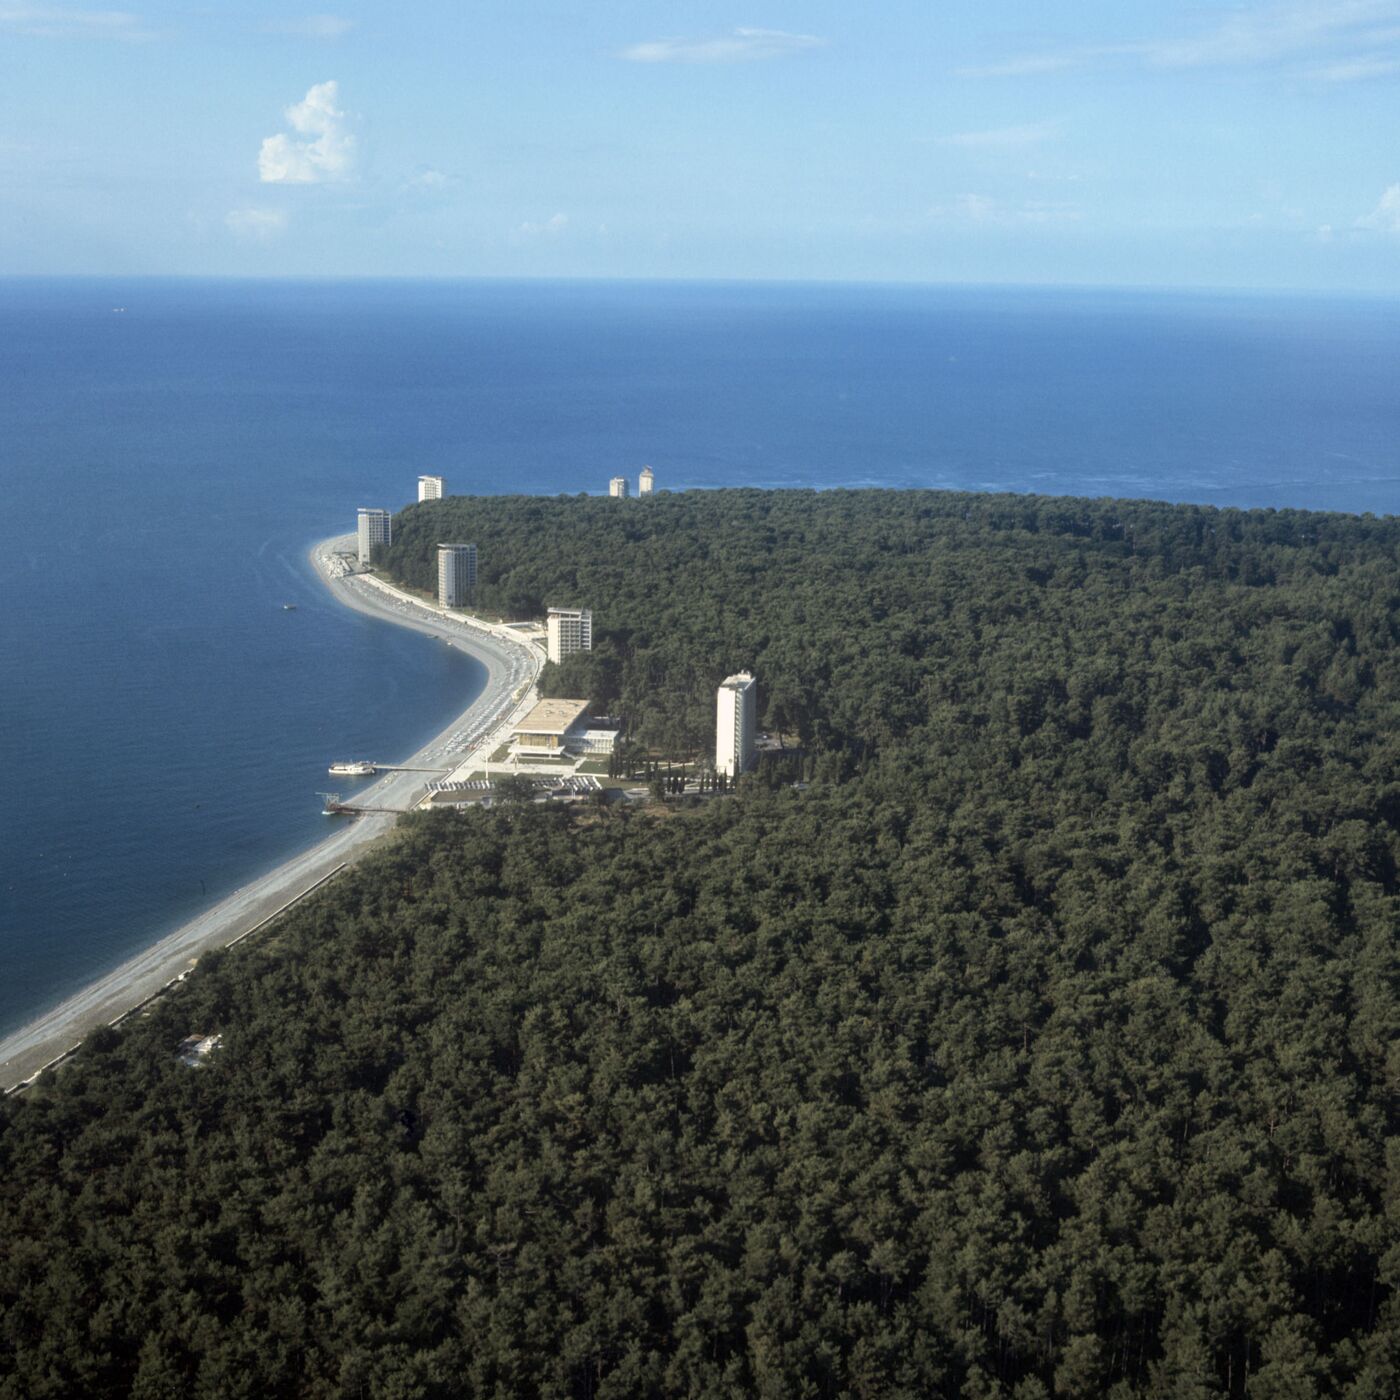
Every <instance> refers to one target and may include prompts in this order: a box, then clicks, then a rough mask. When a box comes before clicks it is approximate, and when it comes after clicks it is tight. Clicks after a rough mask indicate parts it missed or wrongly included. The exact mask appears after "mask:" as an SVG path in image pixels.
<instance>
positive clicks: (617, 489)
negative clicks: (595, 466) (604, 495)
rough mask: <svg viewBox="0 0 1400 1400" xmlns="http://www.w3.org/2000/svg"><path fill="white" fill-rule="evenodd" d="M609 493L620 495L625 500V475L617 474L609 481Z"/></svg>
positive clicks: (610, 494)
mask: <svg viewBox="0 0 1400 1400" xmlns="http://www.w3.org/2000/svg"><path fill="white" fill-rule="evenodd" d="M608 495H609V496H618V497H620V498H622V499H623V500H625V499H626V498H627V478H626V477H625V476H615V477H613V478H612V479H611V480H610V481H609V482H608Z"/></svg>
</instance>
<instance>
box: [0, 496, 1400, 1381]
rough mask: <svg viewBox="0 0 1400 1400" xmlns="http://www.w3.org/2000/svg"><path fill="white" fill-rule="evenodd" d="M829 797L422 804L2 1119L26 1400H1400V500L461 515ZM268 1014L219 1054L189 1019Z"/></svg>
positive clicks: (778, 506) (698, 711)
mask: <svg viewBox="0 0 1400 1400" xmlns="http://www.w3.org/2000/svg"><path fill="white" fill-rule="evenodd" d="M440 539H441V540H458V539H465V540H475V542H476V543H477V544H478V546H479V548H480V551H481V577H482V595H481V599H480V602H481V604H482V606H484V607H487V608H491V609H495V610H499V611H501V612H505V613H508V614H511V615H517V616H525V615H538V614H539V613H540V612H542V610H543V607H544V606H545V605H547V604H583V605H587V606H591V607H592V608H593V609H594V612H595V625H596V630H597V635H598V648H597V651H596V652H595V653H594V655H593V656H592V657H591V658H577V659H575V660H574V661H571V662H570V663H569V665H568V666H567V667H564V668H556V670H554V671H552V672H551V673H550V675H549V676H548V677H547V680H548V682H549V683H550V684H551V685H553V686H555V687H556V693H558V692H563V693H568V692H569V691H570V690H575V691H581V689H582V688H584V687H585V686H586V688H587V689H588V693H589V694H590V696H591V697H592V698H594V699H595V700H598V701H600V702H603V703H607V704H608V705H609V706H610V707H611V706H612V705H614V704H616V705H617V707H619V708H620V709H621V711H622V713H623V714H624V715H625V717H626V719H627V720H628V723H629V724H630V726H631V727H632V730H633V732H634V734H635V735H636V736H637V737H638V738H639V739H641V740H642V741H643V742H650V743H653V744H656V745H658V746H660V747H687V746H689V747H694V748H702V747H705V746H707V745H708V743H709V742H710V740H711V736H712V723H713V714H712V707H713V685H714V683H715V681H716V680H717V679H718V678H719V677H721V676H722V675H724V674H725V673H727V672H729V671H732V670H734V669H736V668H737V667H740V666H744V665H749V666H752V667H754V669H755V670H756V672H757V674H758V677H759V682H760V686H761V688H762V691H761V693H762V704H763V707H764V716H765V721H766V723H767V724H769V725H770V726H772V727H784V728H788V729H790V730H792V731H794V732H798V733H800V734H801V736H802V737H803V740H804V743H805V745H806V753H805V757H804V760H803V762H804V763H805V764H806V767H807V770H808V773H809V776H810V777H811V779H812V781H811V784H810V786H809V787H806V788H804V789H801V790H798V789H795V788H792V787H789V786H786V785H785V783H784V782H783V781H782V779H783V770H782V769H781V767H773V768H770V769H767V770H764V771H761V772H760V773H759V774H757V775H755V776H754V777H753V778H752V779H750V780H748V781H747V782H746V783H745V784H743V785H741V788H740V791H739V793H738V794H737V795H736V796H733V797H729V798H723V799H716V800H713V801H710V802H708V803H702V804H699V805H687V804H686V803H684V802H682V803H679V804H674V805H667V806H664V807H656V808H653V809H650V810H648V811H644V812H638V811H628V810H616V811H611V812H606V813H599V812H595V811H591V810H588V811H578V812H569V811H558V810H547V809H544V808H536V807H530V806H518V805H512V806H509V807H503V808H501V809H498V810H496V811H493V812H482V811H472V812H468V813H463V814H453V813H432V814H423V815H421V816H416V817H414V818H412V819H409V820H408V821H406V822H405V823H404V824H403V826H402V828H401V832H400V835H399V838H398V839H397V841H396V842H395V843H394V844H393V845H391V846H389V847H388V848H386V849H384V850H382V851H380V852H379V853H378V854H376V855H375V856H374V857H372V858H370V859H367V860H366V861H365V862H364V863H363V864H362V865H361V866H359V867H358V868H356V869H354V870H352V871H350V872H347V874H346V875H345V876H343V877H341V878H340V879H338V880H337V881H335V882H333V883H332V884H331V885H329V886H328V887H327V888H326V889H325V890H324V891H323V892H321V893H320V894H318V895H317V896H316V897H315V898H313V899H311V900H308V901H307V902H306V903H305V904H304V905H302V906H300V907H299V908H298V909H296V910H295V911H293V912H292V913H291V914H290V915H288V916H287V917H286V918H285V919H284V920H282V921H281V922H280V923H279V925H278V926H277V927H276V928H275V930H272V931H271V932H270V933H269V934H267V935H260V937H259V938H258V939H255V940H250V941H249V942H248V943H245V944H243V945H240V946H239V947H238V948H236V949H234V950H231V951H230V952H228V953H226V954H218V955H213V956H207V957H206V958H204V959H202V960H201V963H200V966H199V968H198V970H197V972H196V974H195V975H194V976H192V977H191V978H190V979H189V980H188V981H187V982H186V983H184V984H182V986H181V987H180V989H179V990H178V992H176V993H174V994H172V995H171V996H168V997H166V998H164V999H163V1000H161V1001H160V1002H158V1003H156V1004H155V1005H154V1006H153V1008H152V1009H151V1010H150V1012H149V1014H147V1015H145V1016H142V1017H139V1018H134V1019H133V1020H132V1021H130V1022H128V1023H127V1024H126V1025H125V1026H124V1027H123V1028H122V1030H121V1031H120V1032H109V1033H104V1034H102V1035H99V1036H97V1037H94V1038H93V1039H92V1040H91V1041H90V1042H89V1043H88V1044H87V1045H86V1046H85V1047H84V1049H83V1050H82V1051H81V1052H80V1053H79V1054H78V1055H77V1056H76V1057H75V1058H74V1060H73V1061H72V1062H70V1064H69V1065H68V1066H67V1067H65V1068H64V1069H63V1070H62V1071H61V1072H59V1073H57V1074H50V1075H48V1076H46V1077H45V1078H44V1079H43V1080H42V1081H40V1083H39V1084H37V1085H36V1086H35V1087H34V1088H32V1089H31V1090H29V1091H27V1092H25V1093H24V1094H23V1095H20V1096H17V1097H15V1098H12V1099H10V1100H7V1101H6V1102H5V1104H4V1106H3V1108H0V1239H3V1240H4V1242H5V1247H4V1248H3V1249H0V1395H3V1396H6V1397H9V1396H14V1397H20V1396H23V1397H26V1400H28V1398H29V1397H39V1396H66V1395H73V1394H84V1395H93V1394H123V1393H134V1394H138V1395H147V1396H157V1395H171V1396H184V1395H207V1396H220V1397H222V1396H239V1395H248V1396H263V1395H270V1394H287V1395H318V1396H320V1395H324V1396H331V1395H337V1396H338V1395H347V1396H350V1395H394V1396H400V1395H402V1396H455V1395H463V1394H466V1395H498V1396H515V1395H531V1394H538V1395H574V1396H586V1397H594V1396H607V1395H613V1396H636V1395H647V1394H655V1395H661V1394H696V1395H726V1396H747V1395H754V1394H757V1395H765V1396H773V1397H784V1400H785V1398H786V1397H788V1396H800V1395H811V1396H826V1395H865V1396H877V1395H900V1396H906V1395H907V1396H916V1395H917V1396H923V1395H942V1394H947V1395H967V1396H999V1395H1004V1396H1014V1397H1018V1400H1031V1397H1043V1396H1050V1395H1083V1396H1101V1395H1110V1396H1120V1397H1128V1396H1134V1395H1163V1396H1167V1395H1169V1396H1185V1397H1194V1396H1202V1397H1204V1396H1211V1395H1231V1396H1246V1395H1249V1396H1259V1397H1276V1396H1284V1397H1292V1396H1297V1397H1304V1396H1312V1395H1322V1394H1350V1395H1355V1396H1366V1397H1389V1396H1392V1395H1394V1394H1395V1393H1397V1391H1400V1300H1398V1299H1397V1293H1396V1287H1395V1285H1396V1275H1397V1272H1400V1151H1397V1148H1396V1141H1397V1139H1396V1136H1395V1133H1394V1127H1395V1122H1396V1108H1397V1095H1398V1094H1400V1002H1397V947H1396V934H1397V928H1400V882H1398V877H1397V862H1398V861H1400V770H1398V769H1397V760H1400V660H1398V659H1397V658H1400V648H1398V647H1397V639H1398V638H1400V570H1398V569H1397V562H1398V560H1400V553H1398V551H1400V526H1397V523H1396V522H1395V521H1393V520H1390V519H1386V520H1368V519H1355V518H1350V517H1341V516H1319V515H1309V514H1305V513H1301V512H1278V513H1274V512H1251V513H1238V512H1217V511H1211V510H1205V509H1198V508H1194V507H1171V506H1161V505H1150V504H1128V503H1123V502H1080V501H1062V500H1035V499H1026V498H1002V497H972V496H961V495H943V494H931V493H882V492H832V493H825V494H812V493H803V492H781V493H760V492H715V493H694V494H687V495H684V496H672V497H667V496H662V497H658V498H655V499H653V500H640V501H612V500H591V499H559V500H532V499H524V498H497V499H484V500H455V499H454V500H449V501H447V502H445V503H441V504H438V505H424V506H418V507H411V508H410V509H408V510H407V511H405V512H404V513H403V515H402V516H401V517H400V519H399V521H398V522H397V526H396V540H395V544H394V546H393V549H392V550H391V551H390V552H389V554H388V558H387V560H386V563H387V564H388V566H389V567H390V568H391V569H393V570H394V571H395V572H396V573H398V575H399V576H400V577H402V578H404V579H406V580H408V581H410V582H413V583H416V584H418V585H421V586H428V585H429V584H430V583H431V574H430V568H431V562H432V550H433V546H434V545H435V544H436V543H437V542H438V540H440ZM192 1031H202V1032H214V1031H218V1032H221V1033H222V1035H223V1037H224V1041H223V1047H222V1049H221V1050H219V1051H218V1052H217V1053H216V1054H215V1055H214V1056H212V1057H211V1059H210V1061H209V1063H208V1065H207V1066H206V1067H205V1068H202V1069H199V1070H189V1069H186V1068H185V1067H184V1066H183V1065H181V1064H180V1063H179V1062H178V1061H177V1060H176V1058H175V1054H174V1051H175V1047H176V1046H177V1045H178V1043H179V1041H180V1039H181V1038H182V1037H183V1036H184V1035H186V1034H188V1033H190V1032H192Z"/></svg>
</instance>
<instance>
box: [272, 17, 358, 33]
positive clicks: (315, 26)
mask: <svg viewBox="0 0 1400 1400" xmlns="http://www.w3.org/2000/svg"><path fill="white" fill-rule="evenodd" d="M355 23H356V22H355V21H354V20H353V19H345V18H344V17H343V16H341V15H306V16H304V17H303V18H301V19H284V20H273V21H272V22H270V23H268V24H265V25H263V29H264V30H265V31H266V32H267V33H269V34H293V35H296V36H297V37H298V38H301V39H343V38H344V37H345V35H347V34H348V33H349V32H350V31H351V30H352V29H353V28H354V27H355Z"/></svg>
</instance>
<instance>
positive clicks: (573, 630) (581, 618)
mask: <svg viewBox="0 0 1400 1400" xmlns="http://www.w3.org/2000/svg"><path fill="white" fill-rule="evenodd" d="M547 625H548V628H549V659H550V660H551V661H553V662H556V663H557V662H560V661H562V660H563V659H564V658H565V657H566V656H572V655H573V654H574V652H576V651H592V650H593V613H592V612H591V611H590V610H589V609H588V608H550V610H549V617H548V619H547Z"/></svg>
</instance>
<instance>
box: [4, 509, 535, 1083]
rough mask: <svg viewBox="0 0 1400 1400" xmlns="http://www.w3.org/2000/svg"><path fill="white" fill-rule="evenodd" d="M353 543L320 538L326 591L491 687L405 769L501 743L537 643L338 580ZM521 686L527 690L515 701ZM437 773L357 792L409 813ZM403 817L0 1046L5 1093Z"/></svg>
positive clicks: (369, 825) (280, 876)
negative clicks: (431, 646)
mask: <svg viewBox="0 0 1400 1400" xmlns="http://www.w3.org/2000/svg"><path fill="white" fill-rule="evenodd" d="M352 541H353V536H347V535H338V536H334V537H332V538H330V539H326V540H321V541H320V542H319V543H317V544H315V545H313V546H312V548H311V549H310V551H309V552H308V558H309V560H310V563H311V566H312V568H313V569H314V570H315V572H316V576H317V577H318V578H319V579H320V580H321V582H322V584H324V586H325V587H326V589H327V590H328V591H329V592H330V593H331V594H332V595H333V596H334V597H335V598H336V600H337V601H338V602H340V603H342V604H344V605H345V606H346V607H349V608H353V609H355V610H356V611H357V612H362V613H365V614H366V615H368V616H371V617H377V618H380V619H381V620H385V621H389V622H394V623H396V624H398V625H399V626H403V627H411V628H413V629H414V630H416V631H419V632H423V633H425V634H427V635H429V636H436V637H439V638H441V639H442V640H444V641H448V642H450V643H451V644H452V645H454V646H460V647H462V648H463V649H464V650H467V651H470V652H471V653H472V655H473V656H475V657H476V658H477V660H479V661H480V662H481V663H482V665H484V666H485V667H486V671H487V679H486V684H485V685H484V686H483V687H482V689H481V692H480V694H479V695H477V696H476V698H475V699H474V700H473V701H472V702H471V704H469V705H468V706H467V707H466V708H465V709H464V710H462V711H461V712H460V713H459V714H458V715H456V716H455V717H454V718H453V720H452V721H451V722H450V723H449V724H448V725H447V727H446V728H445V729H443V730H442V731H441V732H439V733H438V734H436V735H435V736H434V737H433V738H432V739H430V740H429V741H428V742H427V743H426V744H424V745H423V746H422V747H421V748H419V749H418V751H417V752H416V753H414V754H412V755H411V756H409V757H407V758H405V759H404V760H403V762H404V763H405V764H408V765H412V766H414V767H418V768H424V767H435V768H438V769H444V770H445V769H448V768H455V767H457V766H458V765H460V764H463V763H466V762H470V761H472V760H473V759H474V758H475V757H476V755H477V754H478V752H479V751H480V750H482V749H485V750H486V751H487V752H488V753H489V752H490V751H491V749H490V747H489V746H493V745H494V744H496V743H497V742H498V731H500V729H501V728H502V727H503V726H504V725H506V724H508V723H509V722H510V721H511V720H512V719H513V718H514V716H515V714H516V712H517V710H518V709H520V707H521V705H523V704H525V703H528V702H529V700H530V696H531V694H532V693H533V689H534V681H535V678H536V677H537V675H538V673H539V667H540V664H541V662H542V660H543V656H542V653H541V652H540V651H539V648H538V647H537V646H535V645H534V644H533V643H531V642H528V641H525V640H524V639H522V638H519V637H516V636H511V635H510V634H509V632H508V631H507V630H506V629H503V628H496V627H490V626H486V625H483V626H472V625H470V624H468V623H466V622H464V621H461V620H459V619H456V618H453V617H450V616H448V615H446V614H444V613H442V612H440V611H439V610H437V609H435V608H433V607H431V606H429V605H427V604H424V603H422V602H420V601H419V600H417V599H415V598H412V597H411V596H410V595H408V594H405V593H402V592H401V591H400V590H398V589H395V588H392V587H390V586H389V585H387V584H385V583H383V582H382V581H380V580H375V581H373V582H371V581H369V580H368V579H366V578H365V577H364V576H362V575H351V576H348V577H337V576H336V575H335V572H334V565H333V562H332V561H333V559H334V557H335V556H336V554H337V553H338V552H339V551H341V550H343V549H345V548H346V547H347V545H349V544H350V543H351V542H352ZM521 685H525V686H526V693H525V695H524V696H523V697H522V699H521V700H520V701H518V702H517V701H516V700H515V698H514V697H515V695H516V694H517V692H518V691H519V687H520V686H521ZM427 777H428V775H427V774H424V773H421V772H389V773H387V774H385V775H383V776H381V777H378V778H377V779H376V780H375V781H374V782H372V783H370V784H368V785H367V786H365V787H362V788H357V789H356V791H355V793H354V797H353V799H352V800H353V801H354V802H356V803H363V804H365V805H373V806H380V807H393V808H401V809H407V808H408V807H410V806H412V805H413V804H414V803H415V802H416V801H417V799H418V798H419V797H420V796H421V795H422V789H423V788H424V787H425V786H426V782H427ZM396 819H397V816H396V813H394V812H389V811H384V812H367V813H365V814H364V815H362V816H358V817H356V818H355V819H354V820H353V821H348V822H347V821H338V822H337V824H336V829H335V830H334V831H333V832H332V833H331V834H330V835H329V836H327V837H326V838H325V839H323V840H321V841H318V842H317V843H316V844H315V845H313V846H311V847H309V848H307V849H305V850H303V851H300V852H298V853H297V854H295V855H293V856H292V857H291V858H290V859H288V860H286V861H284V862H282V863H281V864H280V865H278V866H277V867H276V868H275V869H273V870H270V871H268V872H267V873H265V874H263V875H261V876H258V877H257V878H255V879H253V880H252V881H250V882H249V883H248V884H247V885H244V886H242V887H241V888H240V889H237V890H235V891H234V892H233V893H232V894H230V895H227V896H226V897H225V898H223V899H222V900H220V901H219V902H218V903H217V904H215V905H213V906H212V907H211V908H209V909H207V910H205V911H204V912H203V913H201V914H199V915H197V916H196V917H195V918H193V919H191V920H189V921H188V922H187V923H185V924H183V925H182V926H181V927H179V928H177V929H176V930H175V931H174V932H173V933H170V934H167V935H166V936H165V937H163V938H161V939H160V940H158V941H157V942H155V943H154V944H152V945H151V946H150V947H148V948H146V949H144V950H143V951H142V952H140V953H137V954H136V955H135V956H134V957H132V958H129V959H128V960H127V961H126V962H124V963H122V964H121V965H120V966H119V967H117V968H115V969H113V970H112V971H111V972H109V973H107V974H106V975H105V976H103V977H100V978H98V979H97V980H96V981H94V982H92V983H90V984H89V985H88V986H86V987H84V988H83V989H82V990H81V991H79V992H76V993H75V994H74V995H72V996H70V997H68V998H66V999H65V1000H64V1001H62V1002H60V1003H59V1004H58V1005H57V1006H55V1007H53V1008H52V1009H51V1010H49V1011H47V1012H45V1013H44V1014H43V1015H41V1016H38V1017H36V1018H35V1019H34V1020H32V1021H30V1022H29V1023H28V1024H26V1025H24V1026H22V1027H20V1029H19V1030H17V1031H15V1032H13V1033H12V1034H11V1035H9V1036H6V1037H5V1038H4V1039H3V1040H0V1086H3V1088H4V1091H5V1092H6V1093H10V1092H13V1091H14V1090H16V1089H18V1088H20V1087H22V1086H23V1085H25V1084H26V1083H27V1082H28V1081H30V1080H31V1079H32V1078H33V1077H34V1076H36V1075H37V1074H38V1073H39V1072H40V1071H42V1070H44V1069H46V1068H48V1067H49V1066H50V1065H52V1064H54V1063H56V1062H57V1061H58V1060H60V1059H63V1058H66V1057H67V1055H68V1054H70V1053H71V1052H72V1051H73V1050H75V1049H76V1048H77V1046H78V1045H79V1044H80V1043H81V1042H82V1040H83V1039H84V1038H85V1037H86V1036H87V1035H89V1034H90V1033H91V1032H92V1031H94V1030H96V1029H97V1028H98V1027H99V1026H103V1025H111V1024H113V1023H114V1022H116V1021H120V1020H122V1019H123V1018H124V1017H126V1016H128V1015H130V1014H131V1012H133V1011H135V1010H137V1009H138V1008H139V1007H141V1006H144V1005H145V1003H146V1002H148V1001H150V1000H151V999H152V998H153V997H155V996H156V995H158V994H159V993H160V992H161V991H163V990H164V989H165V988H166V987H167V986H169V985H170V984H171V983H172V982H174V981H176V980H178V979H179V978H180V976H181V975H182V974H183V973H185V972H187V971H189V969H190V968H191V967H192V966H193V965H194V962H195V960H196V959H197V958H198V957H199V955H200V954H201V953H204V952H206V951H208V950H209V949H210V948H223V947H227V946H228V945H229V944H231V943H235V942H237V941H239V940H240V939H242V938H245V937H247V936H248V935H249V934H250V933H255V932H256V931H257V930H258V929H260V928H261V927H263V925H265V924H267V923H269V922H271V921H272V920H273V919H275V918H276V917H277V916H278V915H279V914H281V913H282V912H284V911H285V910H286V909H288V908H290V907H291V905H293V904H295V903H296V902H297V901H299V900H300V899H302V898H304V897H305V896H306V895H308V894H310V893H311V891H312V890H313V889H315V888H317V887H319V886H320V885H322V884H324V883H325V882H326V881H327V880H329V879H330V878H332V877H333V876H334V875H336V874H338V873H339V872H340V870H342V869H343V868H344V867H345V866H346V865H348V864H351V863H353V861H355V860H357V859H358V858H359V857H360V856H362V855H363V854H364V852H365V850H366V849H367V848H368V847H369V846H370V845H371V844H373V843H374V842H376V841H378V840H379V839H380V838H381V837H382V836H384V835H385V833H387V832H388V831H390V830H391V829H392V827H393V825H394V822H395V821H396Z"/></svg>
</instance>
